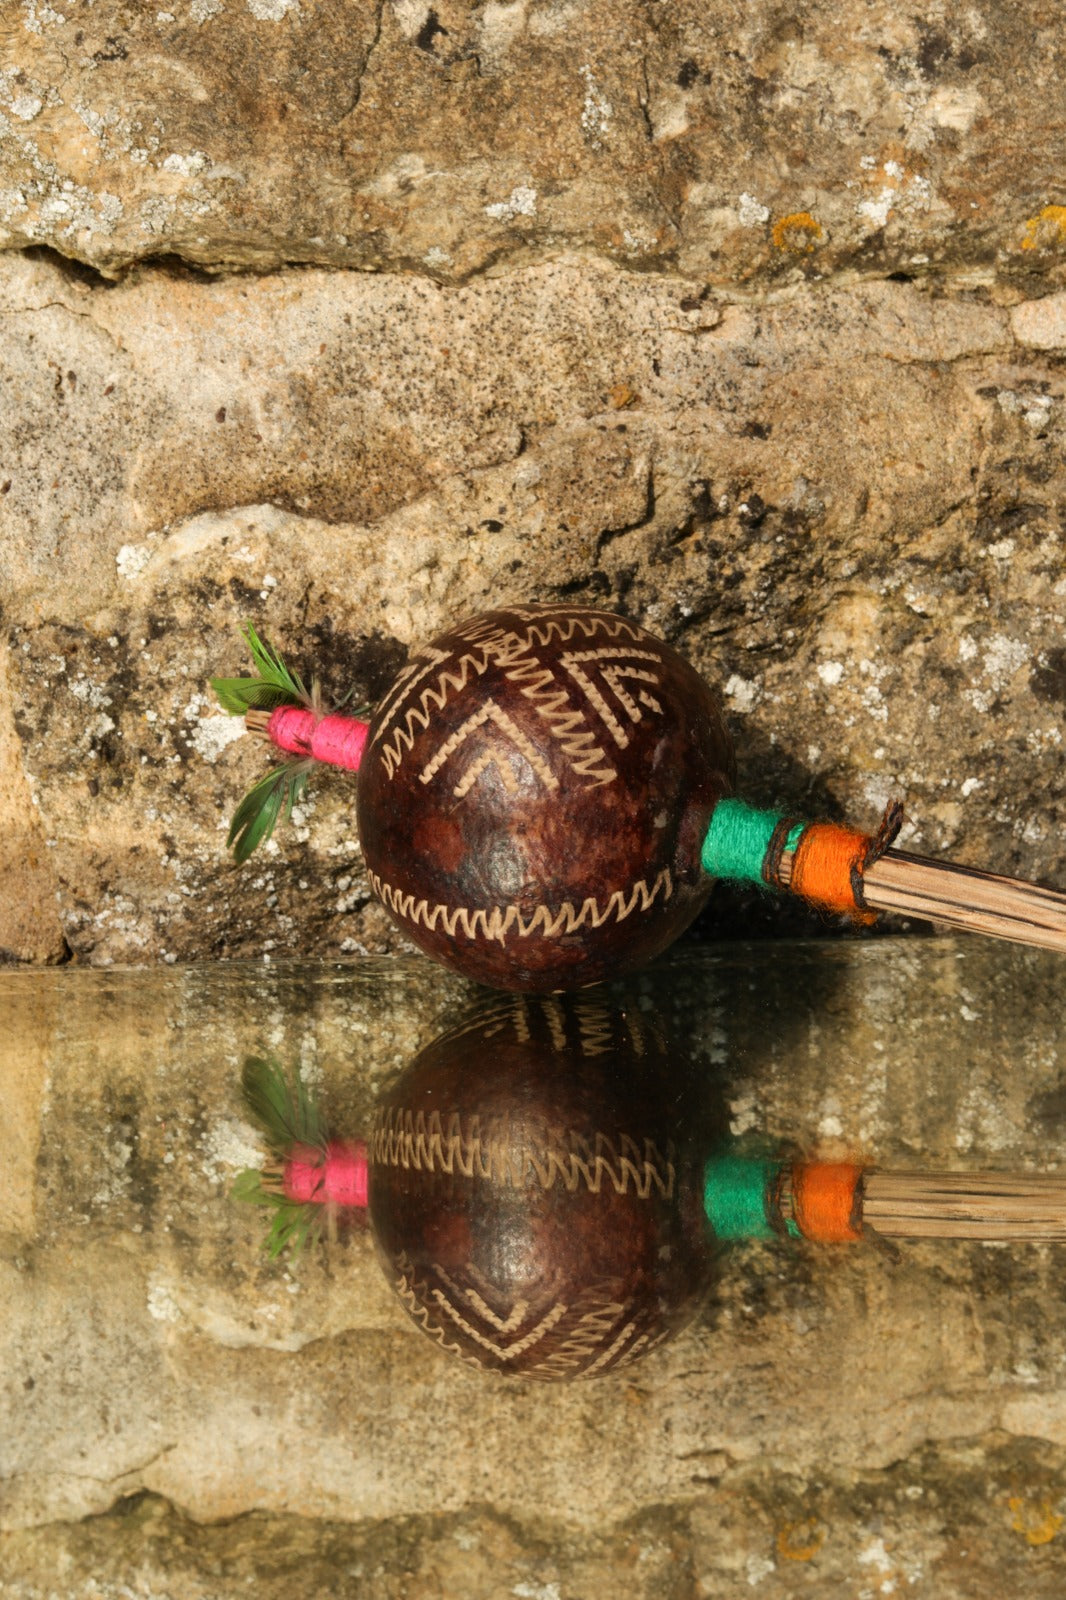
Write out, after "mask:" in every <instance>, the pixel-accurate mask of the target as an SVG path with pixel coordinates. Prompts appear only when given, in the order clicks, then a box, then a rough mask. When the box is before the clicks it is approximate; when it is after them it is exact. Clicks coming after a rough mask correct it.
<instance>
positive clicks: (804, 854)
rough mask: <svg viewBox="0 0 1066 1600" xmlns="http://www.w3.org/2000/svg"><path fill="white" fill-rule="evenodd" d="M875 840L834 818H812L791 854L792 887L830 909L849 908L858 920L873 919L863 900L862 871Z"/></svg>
mask: <svg viewBox="0 0 1066 1600" xmlns="http://www.w3.org/2000/svg"><path fill="white" fill-rule="evenodd" d="M873 848H874V841H873V839H871V838H870V836H869V834H866V833H854V832H853V831H852V830H851V829H850V828H842V827H840V826H838V824H837V823H835V822H812V823H811V824H810V826H809V827H807V828H805V829H804V830H803V836H802V838H801V839H800V842H799V844H798V845H797V846H796V853H795V855H794V856H793V857H792V877H791V879H790V880H789V888H790V889H791V890H792V893H793V894H798V895H802V896H803V898H804V900H811V901H813V902H814V904H815V905H818V906H824V907H825V908H826V909H827V910H829V911H846V912H848V913H849V914H850V915H851V916H852V917H854V918H855V920H856V921H857V922H873V920H874V916H873V912H872V911H867V910H866V908H865V907H864V906H863V903H862V873H863V868H864V867H865V866H866V865H867V863H868V862H869V860H870V854H871V851H872V850H873Z"/></svg>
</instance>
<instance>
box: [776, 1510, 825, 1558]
mask: <svg viewBox="0 0 1066 1600" xmlns="http://www.w3.org/2000/svg"><path fill="white" fill-rule="evenodd" d="M824 1543H825V1528H824V1527H823V1526H822V1524H821V1523H820V1522H819V1521H818V1519H817V1518H816V1517H804V1519H803V1521H802V1522H788V1523H786V1524H785V1526H784V1527H783V1528H782V1529H781V1531H780V1533H779V1534H778V1535H777V1553H778V1555H779V1556H780V1557H781V1559H782V1560H783V1561H813V1559H814V1557H815V1556H816V1555H817V1554H818V1552H819V1550H820V1549H821V1548H822V1546H823V1544H824Z"/></svg>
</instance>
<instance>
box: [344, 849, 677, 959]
mask: <svg viewBox="0 0 1066 1600" xmlns="http://www.w3.org/2000/svg"><path fill="white" fill-rule="evenodd" d="M367 876H368V877H369V879H370V882H371V885H372V887H373V890H374V893H375V894H376V895H377V897H378V899H379V900H380V901H381V902H382V904H383V905H385V906H387V907H388V909H389V910H390V911H391V912H392V913H393V915H394V916H396V917H399V918H400V920H401V921H402V922H410V923H414V925H415V926H416V927H423V928H425V929H426V930H427V931H428V932H429V933H435V932H436V931H437V929H438V928H441V929H443V930H444V932H445V933H446V934H447V935H448V937H449V938H450V939H454V938H455V937H456V936H457V934H462V936H463V937H464V938H466V939H498V940H499V942H500V943H501V944H506V942H507V940H508V939H509V938H511V937H516V938H519V939H531V938H534V937H536V936H539V937H541V938H544V939H555V938H558V936H559V935H560V934H561V933H576V932H577V931H578V929H579V928H585V927H590V928H602V926H603V924H604V923H605V922H624V921H625V919H626V917H628V916H631V915H632V913H633V912H634V911H635V910H637V909H638V907H639V909H640V910H641V911H649V910H650V909H651V907H652V906H653V905H654V904H655V901H656V900H657V899H658V898H659V896H660V895H661V896H662V898H663V899H664V900H669V898H670V896H671V895H672V894H673V892H674V880H673V878H672V877H671V875H670V868H669V867H663V868H662V870H661V871H660V872H658V873H656V875H655V878H654V880H653V882H652V884H651V887H650V888H649V886H648V882H647V879H646V878H638V879H637V881H636V883H634V884H633V886H632V887H631V888H630V889H629V890H628V892H627V891H626V890H625V889H615V890H614V891H613V893H612V894H610V895H609V896H608V897H607V900H606V902H605V904H604V905H602V906H601V905H600V902H599V901H598V900H597V899H596V897H595V895H589V897H588V898H587V899H586V900H583V901H582V903H581V907H580V909H579V908H578V907H577V906H575V904H574V902H573V901H572V900H564V901H563V903H562V905H561V906H560V907H559V908H558V910H556V911H553V910H552V909H551V908H550V907H549V906H545V905H540V906H536V907H535V908H534V910H533V911H532V912H531V913H530V914H529V916H525V915H524V914H523V913H522V912H521V911H520V910H519V908H518V907H517V906H515V905H510V906H488V907H484V906H445V905H439V904H438V905H433V906H431V905H430V903H429V901H428V900H426V899H424V898H423V899H421V900H416V898H415V896H414V895H413V894H405V893H404V892H403V890H402V889H397V888H394V886H393V885H392V884H391V883H386V882H385V881H384V879H383V878H379V877H378V875H377V873H376V872H373V871H370V870H368V873H367Z"/></svg>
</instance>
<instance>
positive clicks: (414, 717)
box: [374, 645, 494, 778]
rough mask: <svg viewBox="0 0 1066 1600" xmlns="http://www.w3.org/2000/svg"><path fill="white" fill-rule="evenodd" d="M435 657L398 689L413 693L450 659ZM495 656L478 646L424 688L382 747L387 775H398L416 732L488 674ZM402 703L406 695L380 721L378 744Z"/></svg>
mask: <svg viewBox="0 0 1066 1600" xmlns="http://www.w3.org/2000/svg"><path fill="white" fill-rule="evenodd" d="M432 655H433V659H432V660H431V661H429V662H428V663H427V664H426V665H425V666H423V667H422V668H420V669H419V670H417V671H415V672H413V673H412V674H411V676H410V677H409V678H407V679H406V681H404V682H403V683H402V684H397V686H396V687H397V689H400V690H402V691H403V692H408V691H410V690H411V689H413V688H414V686H415V684H416V683H417V682H419V681H420V680H421V679H422V678H424V677H426V676H427V675H429V674H431V673H433V672H434V670H435V669H436V668H437V667H440V666H441V664H442V663H443V662H447V661H448V656H447V654H446V653H445V652H444V651H441V650H434V651H433V652H432ZM493 655H494V651H493V650H492V648H491V647H490V646H488V645H482V646H480V647H477V646H475V648H474V650H473V651H470V652H467V653H465V654H463V655H461V656H460V657H459V659H458V660H457V661H452V662H449V664H448V665H447V666H446V667H442V670H441V671H440V672H439V673H438V674H437V677H436V679H435V680H434V681H433V682H432V683H428V684H426V685H425V686H424V687H423V689H422V692H421V694H420V695H419V697H418V702H417V704H416V705H411V706H408V708H407V710H406V712H405V713H404V716H403V721H402V722H401V723H399V724H397V725H396V726H395V727H393V729H392V732H391V734H390V736H389V738H388V739H387V740H385V742H384V743H383V744H382V746H381V759H382V762H383V763H384V766H385V771H386V774H387V775H388V776H389V777H390V778H392V777H394V776H395V775H396V772H397V770H398V768H399V766H400V763H401V762H402V761H403V758H404V756H405V755H406V754H407V753H408V751H409V750H410V749H411V747H412V745H413V744H414V742H415V733H416V730H417V729H419V728H420V729H422V731H423V732H424V731H425V730H426V729H427V728H428V727H429V724H430V722H431V721H432V719H433V714H434V711H443V710H444V707H445V705H446V704H447V702H448V700H449V699H450V698H451V697H452V696H453V695H457V694H461V693H462V692H463V690H464V689H465V688H466V686H467V684H468V683H469V682H470V681H471V680H472V679H473V678H477V677H480V676H481V674H482V673H484V672H485V671H487V669H488V666H489V663H490V662H491V661H492V659H493ZM394 694H395V691H394ZM401 704H402V694H401V696H400V697H399V698H395V699H394V700H393V703H392V706H391V707H390V709H389V710H388V711H387V712H386V715H385V717H384V718H382V719H380V720H379V722H378V726H377V728H376V730H375V733H374V743H375V744H376V743H377V741H378V740H379V739H381V738H382V736H383V735H384V732H385V729H386V728H387V727H388V726H389V725H390V723H391V722H392V719H393V718H394V717H396V716H398V714H399V710H400V706H401Z"/></svg>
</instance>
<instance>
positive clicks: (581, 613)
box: [214, 606, 1066, 990]
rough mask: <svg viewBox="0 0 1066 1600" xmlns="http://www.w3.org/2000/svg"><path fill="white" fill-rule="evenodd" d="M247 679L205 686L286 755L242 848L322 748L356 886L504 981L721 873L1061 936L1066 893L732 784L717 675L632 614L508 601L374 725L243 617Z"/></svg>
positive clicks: (455, 958) (414, 934)
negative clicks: (342, 777)
mask: <svg viewBox="0 0 1066 1600" xmlns="http://www.w3.org/2000/svg"><path fill="white" fill-rule="evenodd" d="M248 639H249V643H250V644H251V646H252V652H253V656H254V659H255V664H256V667H257V669H258V673H259V675H258V676H257V677H253V678H226V679H216V680H215V683H214V686H215V689H216V691H217V693H218V695H219V698H220V699H221V702H222V704H223V705H224V706H225V707H226V709H227V710H229V711H232V712H235V713H243V714H244V715H245V717H246V721H247V723H248V726H249V727H250V728H252V729H254V730H255V731H257V732H259V733H261V734H263V735H265V737H266V738H267V739H269V740H270V741H271V743H273V744H274V745H275V746H276V747H278V748H279V749H281V750H283V751H284V752H286V754H287V756H288V757H289V758H290V759H289V760H288V761H287V762H286V764H285V765H283V766H281V767H279V768H277V769H276V770H275V771H274V772H273V773H271V774H269V775H268V776H267V777H266V778H265V779H264V780H262V782H261V783H259V784H258V785H256V787H255V788H254V789H253V790H252V791H251V792H250V794H249V795H247V796H246V798H245V799H244V801H243V802H242V803H241V805H240V807H239V808H238V810H237V813H236V815H235V817H234V819H233V827H232V828H231V830H230V842H231V843H234V844H235V846H236V853H237V857H238V860H244V859H246V857H247V856H248V855H249V854H250V853H251V851H252V850H253V849H254V848H255V846H256V844H258V843H259V841H260V840H261V839H263V838H264V837H266V836H267V835H268V834H269V832H270V830H271V828H272V827H273V825H274V822H275V821H276V819H277V816H278V814H279V812H280V811H281V809H282V808H283V807H287V808H288V809H290V810H291V806H292V803H293V801H294V799H296V798H297V797H298V795H299V794H300V792H301V791H302V788H303V785H304V784H305V783H306V780H307V774H308V773H309V771H310V770H311V767H312V765H313V764H314V762H316V761H322V762H327V763H330V764H332V765H336V766H341V767H347V768H349V769H350V770H358V773H359V780H358V784H357V789H356V814H357V817H358V826H359V837H360V843H361V845H362V850H363V856H364V859H365V861H366V865H367V870H368V874H369V877H370V882H371V884H372V885H373V888H374V890H375V892H376V894H377V895H378V897H379V899H381V901H382V902H383V903H384V905H385V906H386V907H387V908H388V910H389V911H390V912H391V914H392V916H393V917H394V918H395V920H396V922H397V923H398V924H399V925H400V927H401V928H402V929H403V931H404V932H405V933H406V934H407V935H408V936H409V937H410V938H411V939H412V940H413V941H414V942H415V943H416V944H417V945H419V946H421V948H422V949H423V950H425V951H426V952H427V953H428V954H430V955H432V956H435V957H436V958H437V959H438V960H441V961H444V962H446V963H447V964H448V965H450V966H453V967H456V968H458V970H459V971H461V972H463V973H465V974H466V975H467V976H469V977H472V978H475V979H477V980H479V981H481V982H484V983H489V984H493V985H496V986H498V987H502V988H507V989H529V990H538V989H540V990H544V989H565V988H578V987H582V986H584V985H586V984H590V983H594V982H597V981H600V980H601V979H603V978H606V977H613V976H616V975H617V974H619V973H620V972H625V971H629V970H632V969H633V968H635V967H637V966H640V965H641V964H642V963H644V962H645V961H647V960H649V959H650V958H651V957H652V956H654V955H657V954H658V953H659V951H661V950H663V949H665V947H666V946H667V945H668V944H670V943H671V941H672V940H673V939H675V938H676V937H677V936H678V934H680V933H681V932H682V931H683V930H684V929H685V928H686V927H687V926H688V925H689V923H690V922H691V921H692V920H693V918H694V917H695V916H696V914H697V913H698V912H699V910H700V908H701V907H702V905H703V903H704V901H705V900H706V898H707V895H708V894H709V892H710V889H711V886H712V883H713V881H714V879H715V878H719V877H724V878H737V879H746V880H749V881H752V882H755V883H762V884H765V885H767V886H769V887H772V888H781V889H784V888H788V889H790V890H791V891H792V892H793V893H796V894H799V895H801V896H802V897H803V898H805V899H807V900H809V901H811V902H812V903H813V904H815V905H818V906H822V907H826V908H828V909H830V910H833V911H843V912H847V913H849V914H851V915H852V916H853V917H856V918H859V919H862V920H867V919H868V918H869V916H870V913H871V911H873V910H876V909H885V910H896V911H907V912H912V913H915V914H917V915H919V916H929V917H934V918H936V919H939V920H940V921H943V922H952V923H955V924H957V925H958V926H960V927H966V928H973V929H976V930H977V931H980V932H984V933H994V934H998V935H1000V936H1002V937H1004V938H1008V939H1018V940H1020V941H1022V942H1024V943H1032V944H1045V945H1050V946H1051V947H1053V948H1055V949H1059V950H1066V896H1064V895H1061V894H1057V893H1054V892H1053V891H1051V890H1046V889H1040V888H1037V887H1036V886H1035V885H1031V884H1024V883H1018V882H1015V881H1013V880H1009V879H1005V878H998V877H993V876H991V875H989V874H987V873H981V872H977V871H973V870H971V869H968V868H963V867H954V866H951V865H948V864H947V863H940V862H933V861H928V860H925V859H923V858H922V857H919V856H911V855H905V854H903V853H902V852H899V851H895V850H892V849H891V848H890V846H891V844H892V841H893V839H894V838H895V835H896V832H897V831H898V829H899V825H900V820H901V816H902V813H901V810H900V808H899V806H898V805H897V806H893V807H890V808H889V810H888V812H886V815H885V818H884V820H883V822H882V824H881V827H880V829H879V830H878V832H877V833H876V834H875V835H874V836H873V837H868V836H867V835H865V834H859V833H855V832H853V831H852V830H850V829H847V828H842V827H837V826H835V825H832V824H828V823H811V824H808V823H804V822H802V821H800V820H798V819H796V818H795V817H790V816H788V815H787V814H783V813H777V812H767V811H758V810H755V809H753V808H752V807H750V806H748V805H746V804H744V803H743V802H742V801H740V800H736V799H733V798H730V791H731V789H732V786H733V776H734V765H733V753H732V746H731V743H730V740H729V736H728V734H727V732H726V730H725V727H724V725H723V723H722V720H721V716H720V714H719V710H718V706H717V702H716V700H715V697H714V696H713V695H712V693H711V691H710V689H708V687H707V685H706V684H705V683H704V682H703V680H702V679H701V678H700V677H699V676H698V674H697V673H696V672H695V671H694V670H693V668H692V667H691V666H689V664H688V663H687V662H686V661H684V660H683V659H682V657H681V656H679V655H678V654H677V652H676V651H674V650H672V649H671V648H670V647H669V646H668V645H666V644H664V643H662V641H661V640H659V639H656V638H655V637H654V636H653V635H652V634H649V633H647V632H645V630H644V629H643V628H641V627H639V626H638V625H637V624H636V623H633V622H630V621H628V620H627V619H626V618H625V617H620V616H615V615H614V614H612V613H610V612H606V611H590V610H586V609H584V608H582V607H578V606H540V607H538V606H511V607H508V608H506V609H500V610H498V611H490V612H487V613H485V614H484V615H483V616H479V617H475V618H473V619H472V620H471V621H469V622H466V623H463V624H462V625H461V626H458V627H455V628H452V629H450V630H449V631H448V632H447V633H444V634H442V635H440V637H438V638H436V639H434V640H433V641H432V642H431V643H430V644H428V645H425V646H423V647H422V648H421V649H420V650H416V651H415V652H414V654H413V655H412V657H411V660H410V661H409V663H408V665H407V666H406V667H405V668H404V670H403V672H401V674H400V676H399V677H398V678H397V680H396V682H395V684H394V685H393V687H392V689H391V690H390V691H389V692H388V694H387V695H386V696H385V698H384V700H383V701H382V702H381V704H380V705H379V706H378V709H377V711H376V712H375V713H374V716H373V718H372V720H371V721H370V722H369V723H367V722H364V721H362V720H361V719H359V718H358V717H354V716H349V715H347V714H343V713H340V712H333V713H330V714H326V713H324V711H323V710H322V708H321V706H320V704H319V703H318V696H317V693H315V692H313V693H311V694H308V693H307V691H306V690H305V688H304V685H303V683H302V682H301V680H300V679H299V678H298V677H296V676H295V675H293V674H292V673H290V672H289V671H288V669H287V668H286V667H285V666H284V665H283V663H282V662H281V660H280V658H279V657H278V656H277V655H276V654H275V653H274V652H273V651H272V650H271V649H270V647H269V646H266V645H264V644H263V643H262V642H261V641H260V640H259V639H258V638H257V636H256V634H255V632H254V630H253V629H252V628H251V627H249V629H248Z"/></svg>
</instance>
